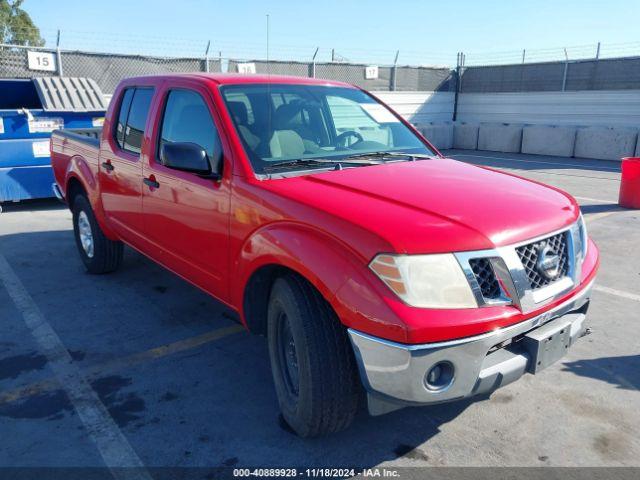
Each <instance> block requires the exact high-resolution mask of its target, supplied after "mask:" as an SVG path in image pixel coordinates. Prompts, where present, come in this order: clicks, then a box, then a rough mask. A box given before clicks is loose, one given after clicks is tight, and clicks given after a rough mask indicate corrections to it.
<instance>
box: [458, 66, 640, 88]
mask: <svg viewBox="0 0 640 480" xmlns="http://www.w3.org/2000/svg"><path fill="white" fill-rule="evenodd" d="M461 71H462V75H461V82H460V92H462V93H488V92H549V91H577V90H629V89H636V90H637V89H640V57H630V58H614V59H601V60H573V61H564V62H546V63H525V64H520V65H495V66H482V67H462V68H461Z"/></svg>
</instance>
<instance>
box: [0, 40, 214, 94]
mask: <svg viewBox="0 0 640 480" xmlns="http://www.w3.org/2000/svg"><path fill="white" fill-rule="evenodd" d="M220 71H222V68H221V60H220V59H219V58H217V59H209V58H206V57H205V58H170V57H154V56H142V55H123V54H105V53H90V52H81V51H68V50H56V49H45V48H33V47H16V46H12V45H0V78H30V77H43V76H67V77H88V78H92V79H93V80H95V81H96V82H97V83H98V85H100V88H101V89H102V91H103V93H106V94H111V93H113V91H114V90H115V87H116V85H117V84H118V82H120V80H122V79H123V78H127V77H135V76H139V75H153V74H161V73H172V72H220Z"/></svg>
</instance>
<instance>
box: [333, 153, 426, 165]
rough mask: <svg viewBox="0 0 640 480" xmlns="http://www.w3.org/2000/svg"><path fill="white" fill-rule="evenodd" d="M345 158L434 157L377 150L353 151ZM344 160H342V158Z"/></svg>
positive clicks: (419, 158) (418, 158) (399, 158)
mask: <svg viewBox="0 0 640 480" xmlns="http://www.w3.org/2000/svg"><path fill="white" fill-rule="evenodd" d="M344 158H345V159H349V158H375V159H380V160H381V161H383V162H384V161H390V160H391V159H398V160H409V161H414V160H425V159H434V158H436V157H434V156H433V155H425V154H422V153H405V152H393V151H379V152H362V153H354V154H352V155H347V156H346V157H344ZM342 161H344V160H342Z"/></svg>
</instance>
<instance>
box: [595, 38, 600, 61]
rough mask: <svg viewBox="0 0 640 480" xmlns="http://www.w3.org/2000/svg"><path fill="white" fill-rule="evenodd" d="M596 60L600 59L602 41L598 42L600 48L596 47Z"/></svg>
mask: <svg viewBox="0 0 640 480" xmlns="http://www.w3.org/2000/svg"><path fill="white" fill-rule="evenodd" d="M596 60H600V42H598V48H597V49H596Z"/></svg>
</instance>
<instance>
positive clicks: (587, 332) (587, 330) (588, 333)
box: [580, 327, 593, 338]
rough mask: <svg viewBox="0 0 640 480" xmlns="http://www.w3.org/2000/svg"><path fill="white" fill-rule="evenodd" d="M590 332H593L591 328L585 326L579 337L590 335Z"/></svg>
mask: <svg viewBox="0 0 640 480" xmlns="http://www.w3.org/2000/svg"><path fill="white" fill-rule="evenodd" d="M592 333H593V330H591V329H590V328H589V327H587V328H585V329H584V332H582V335H580V338H582V337H586V336H587V335H591V334H592Z"/></svg>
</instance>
